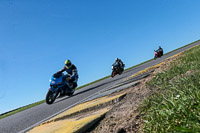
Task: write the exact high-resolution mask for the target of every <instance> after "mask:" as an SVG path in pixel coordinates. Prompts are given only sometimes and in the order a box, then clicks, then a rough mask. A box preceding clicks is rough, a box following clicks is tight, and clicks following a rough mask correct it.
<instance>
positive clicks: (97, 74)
mask: <svg viewBox="0 0 200 133" xmlns="http://www.w3.org/2000/svg"><path fill="white" fill-rule="evenodd" d="M199 5H200V1H199V0H1V1H0V84H1V87H0V114H1V113H3V112H6V111H9V110H12V109H15V108H18V107H21V106H24V105H27V104H30V103H34V102H37V101H40V100H43V99H44V98H45V96H46V93H47V91H48V88H49V78H50V77H51V75H52V74H53V73H55V72H57V71H58V70H60V69H61V68H62V67H63V66H64V62H65V60H66V59H70V60H71V61H72V63H74V64H75V65H76V66H77V68H78V73H79V77H80V78H79V81H78V85H79V86H81V85H84V84H86V83H89V82H91V81H94V80H97V79H99V78H102V77H104V76H107V75H110V73H111V64H112V63H113V62H114V59H115V57H119V58H121V59H122V60H123V61H124V63H125V64H126V68H128V67H131V66H133V65H136V64H138V63H141V62H144V61H146V60H149V59H151V58H152V57H153V56H154V53H153V50H154V49H157V48H158V46H159V45H160V46H162V47H163V48H164V52H169V51H171V50H174V49H176V48H179V47H181V46H183V45H186V44H188V43H191V42H193V41H196V40H198V39H200V11H199V9H200V8H199Z"/></svg>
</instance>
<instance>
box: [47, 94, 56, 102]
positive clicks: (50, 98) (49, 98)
mask: <svg viewBox="0 0 200 133" xmlns="http://www.w3.org/2000/svg"><path fill="white" fill-rule="evenodd" d="M55 100H56V94H55V93H53V92H52V91H48V92H47V95H46V103H47V104H52V103H53V102H54V101H55Z"/></svg>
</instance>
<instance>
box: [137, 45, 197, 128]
mask: <svg viewBox="0 0 200 133" xmlns="http://www.w3.org/2000/svg"><path fill="white" fill-rule="evenodd" d="M147 85H148V86H149V87H150V88H151V89H152V90H157V91H156V93H154V94H153V95H152V96H151V97H149V98H148V99H146V100H145V101H144V103H143V104H142V105H141V113H142V114H144V117H143V120H144V127H143V130H144V132H200V46H197V47H195V48H192V49H190V50H188V51H186V52H184V53H183V56H182V57H181V58H180V59H178V60H176V61H175V62H173V63H172V64H171V65H170V67H169V68H168V69H167V70H165V71H163V72H160V73H158V74H157V75H156V76H155V77H154V78H153V79H152V80H151V81H150V82H148V84H147Z"/></svg>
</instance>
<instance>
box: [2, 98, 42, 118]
mask: <svg viewBox="0 0 200 133" xmlns="http://www.w3.org/2000/svg"><path fill="white" fill-rule="evenodd" d="M44 102H45V100H42V101H39V102H36V103H33V104H30V105H27V106H24V107H21V108H18V109H15V110H12V111H9V112H6V113H4V114H1V115H0V119H3V118H5V117H7V116H10V115H13V114H16V113H18V112H21V111H24V110H26V109H29V108H32V107H34V106H37V105H39V104H41V103H44Z"/></svg>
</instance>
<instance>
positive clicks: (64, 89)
mask: <svg viewBox="0 0 200 133" xmlns="http://www.w3.org/2000/svg"><path fill="white" fill-rule="evenodd" d="M66 77H68V75H64V74H63V73H61V72H59V73H55V74H53V75H52V77H51V79H50V80H49V81H50V88H49V91H48V92H47V94H46V103H47V104H52V103H53V102H54V101H55V100H56V98H57V97H61V96H71V95H73V94H74V92H75V89H72V88H73V84H72V83H69V82H67V81H66Z"/></svg>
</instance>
